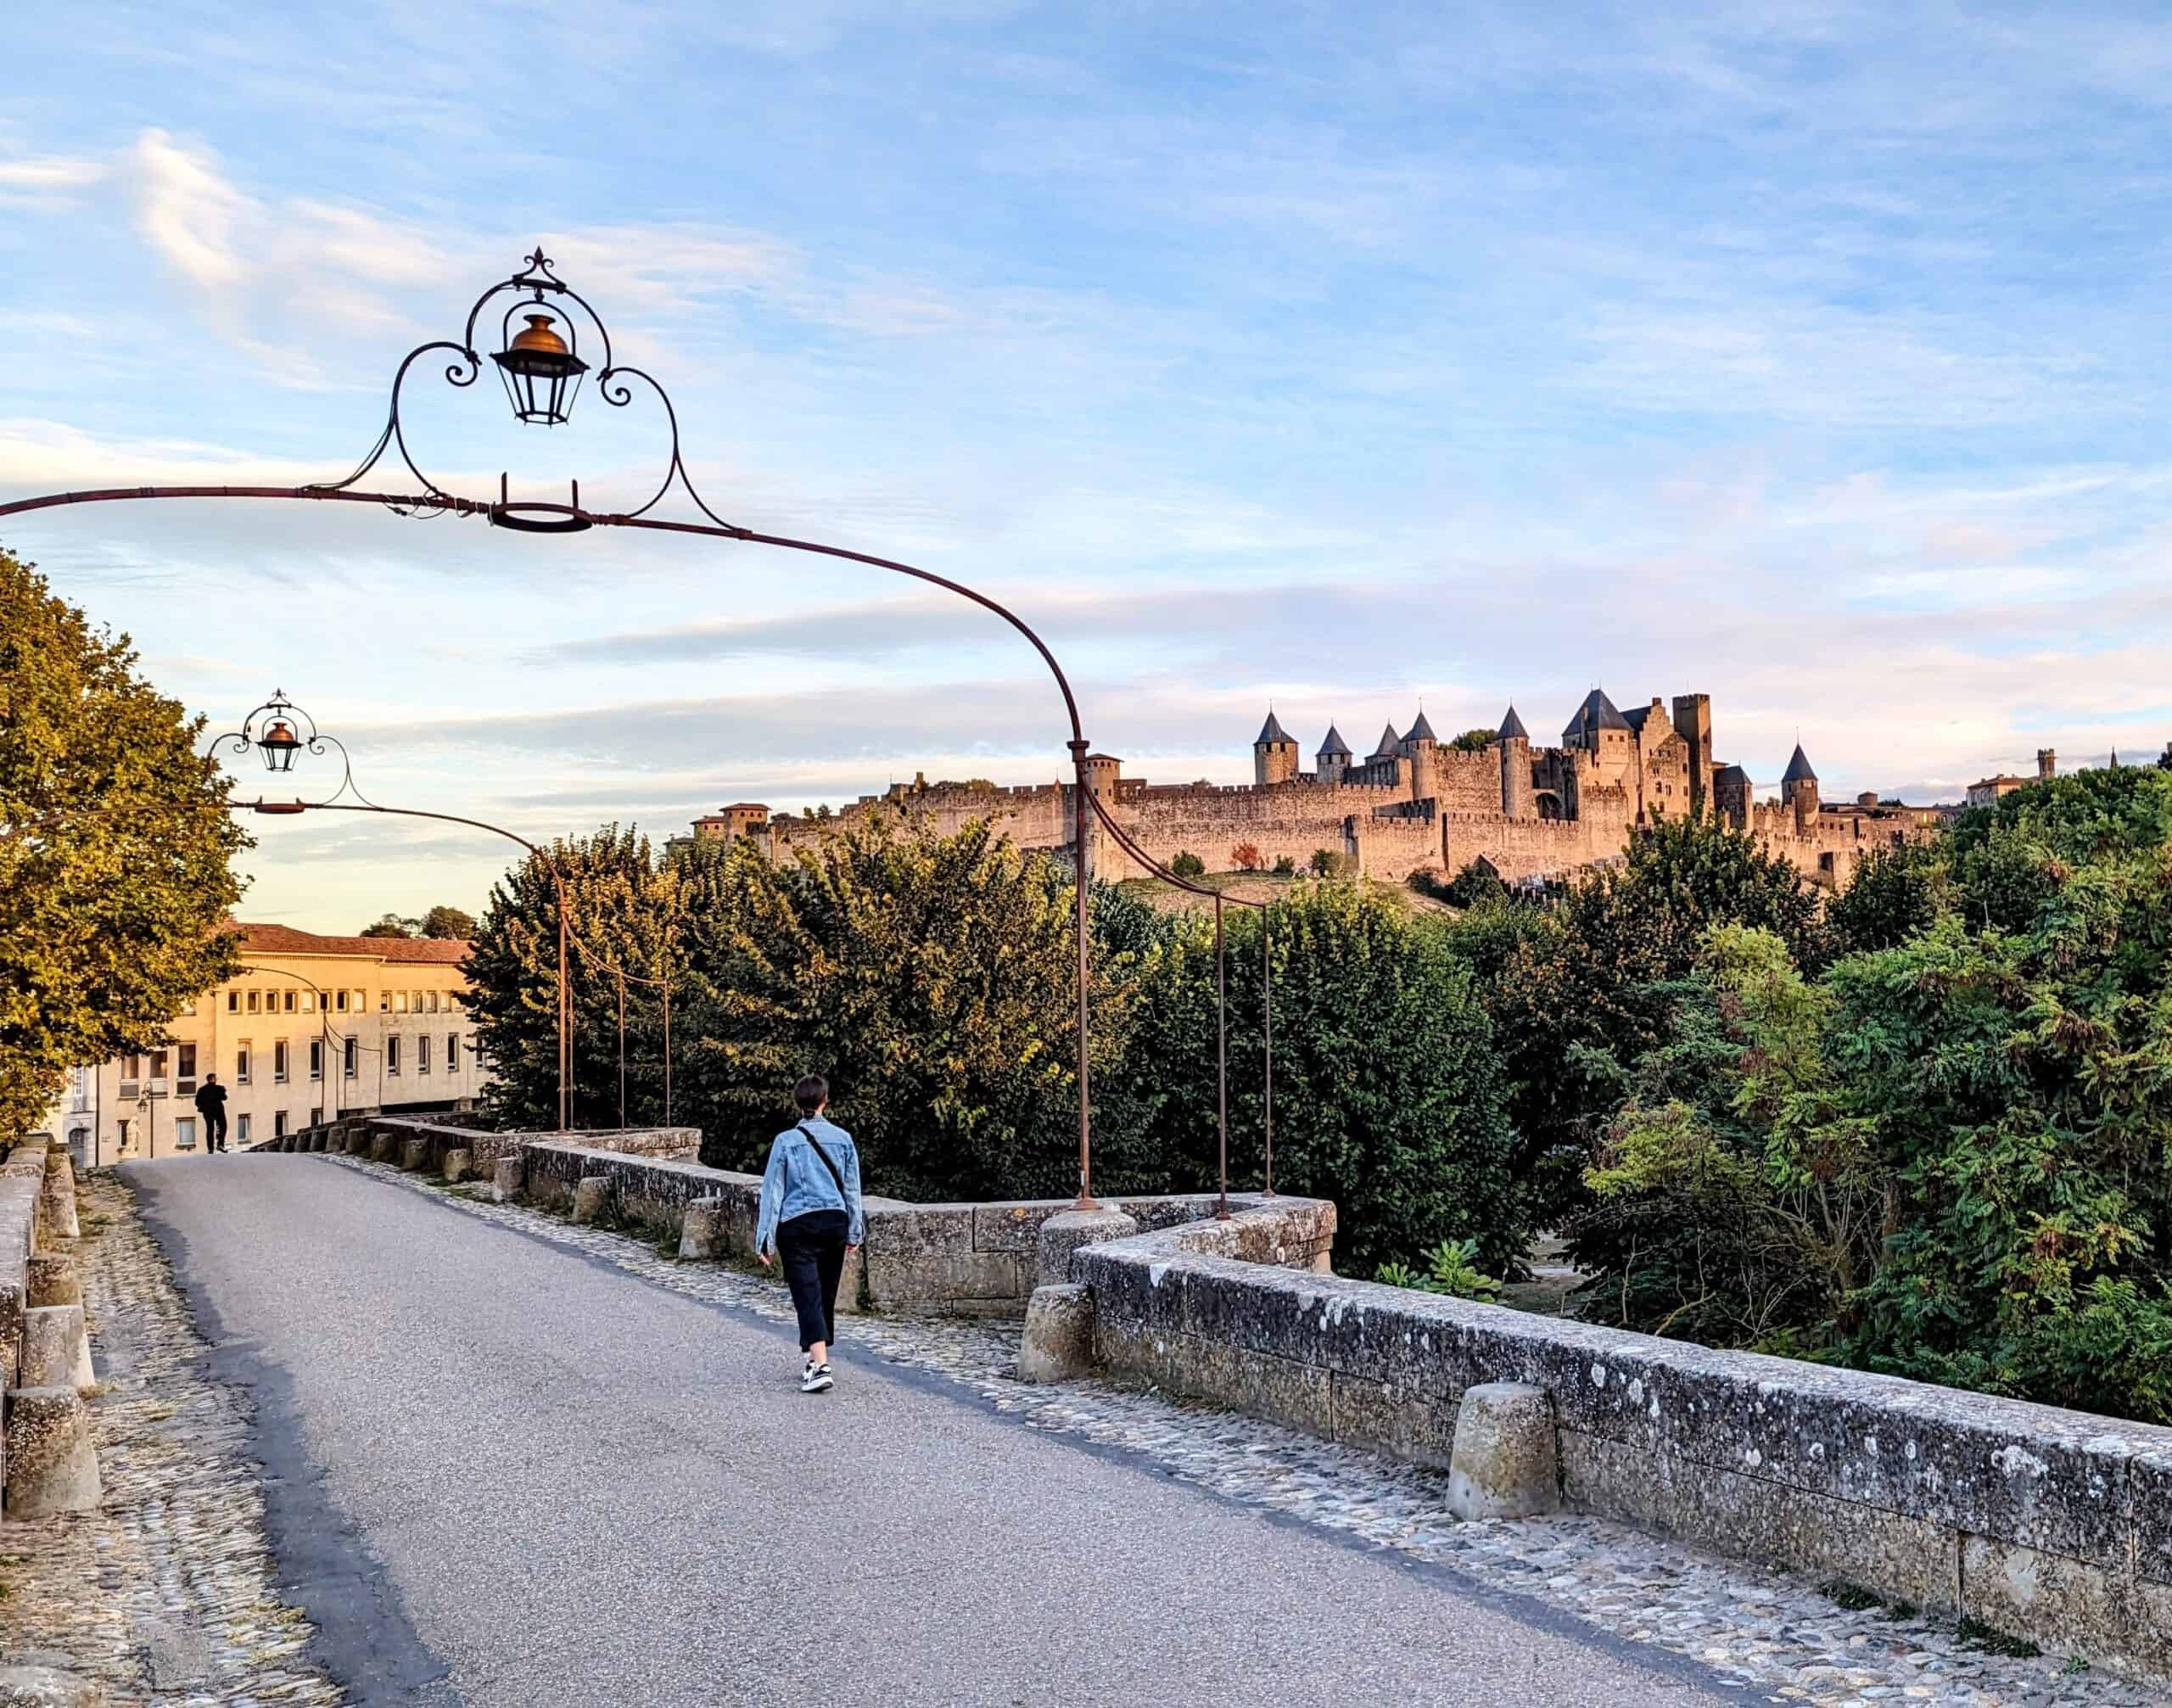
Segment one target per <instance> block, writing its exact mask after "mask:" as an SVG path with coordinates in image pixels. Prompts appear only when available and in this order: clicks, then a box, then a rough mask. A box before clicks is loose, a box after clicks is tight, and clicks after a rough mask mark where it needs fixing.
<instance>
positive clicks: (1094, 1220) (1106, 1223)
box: [1033, 1205, 1139, 1285]
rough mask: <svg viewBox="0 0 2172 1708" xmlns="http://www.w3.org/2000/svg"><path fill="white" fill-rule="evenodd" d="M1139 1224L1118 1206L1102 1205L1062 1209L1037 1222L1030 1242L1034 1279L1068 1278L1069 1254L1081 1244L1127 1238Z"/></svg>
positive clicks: (1092, 1244) (1069, 1268) (1064, 1279)
mask: <svg viewBox="0 0 2172 1708" xmlns="http://www.w3.org/2000/svg"><path fill="white" fill-rule="evenodd" d="M1138 1231H1139V1224H1138V1222H1137V1221H1136V1220H1135V1219H1134V1218H1132V1217H1130V1216H1128V1215H1126V1214H1125V1213H1124V1212H1122V1210H1117V1209H1112V1208H1111V1207H1108V1206H1106V1205H1104V1206H1102V1207H1101V1208H1100V1209H1098V1210H1062V1211H1059V1212H1057V1213H1056V1214H1055V1215H1053V1216H1050V1217H1049V1218H1047V1219H1046V1220H1045V1221H1044V1222H1043V1223H1042V1224H1041V1230H1040V1233H1039V1234H1038V1235H1037V1236H1036V1238H1035V1240H1034V1246H1033V1253H1034V1264H1035V1269H1034V1279H1035V1280H1036V1281H1038V1283H1040V1284H1041V1285H1047V1284H1048V1283H1050V1282H1051V1281H1068V1280H1071V1254H1072V1252H1075V1251H1077V1250H1078V1248H1079V1247H1080V1246H1100V1245H1104V1244H1106V1243H1107V1242H1108V1241H1109V1240H1128V1239H1129V1238H1130V1237H1131V1236H1132V1235H1134V1234H1136V1233H1137V1232H1138Z"/></svg>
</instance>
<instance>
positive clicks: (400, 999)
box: [392, 990, 407, 1014]
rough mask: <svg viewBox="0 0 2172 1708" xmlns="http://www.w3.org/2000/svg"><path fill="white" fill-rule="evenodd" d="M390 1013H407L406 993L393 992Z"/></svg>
mask: <svg viewBox="0 0 2172 1708" xmlns="http://www.w3.org/2000/svg"><path fill="white" fill-rule="evenodd" d="M392 1011H393V1012H394V1013H395V1014H405V1013H406V1011H407V993H406V991H404V990H395V991H394V992H393V993H392Z"/></svg>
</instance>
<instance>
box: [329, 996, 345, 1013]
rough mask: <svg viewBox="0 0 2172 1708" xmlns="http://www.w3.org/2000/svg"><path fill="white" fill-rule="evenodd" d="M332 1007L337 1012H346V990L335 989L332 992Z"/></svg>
mask: <svg viewBox="0 0 2172 1708" xmlns="http://www.w3.org/2000/svg"><path fill="white" fill-rule="evenodd" d="M332 1008H333V1012H334V1013H336V1014H344V1013H345V1012H346V1011H347V993H346V992H345V991H344V990H335V991H333V993H332Z"/></svg>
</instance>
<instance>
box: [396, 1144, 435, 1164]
mask: <svg viewBox="0 0 2172 1708" xmlns="http://www.w3.org/2000/svg"><path fill="white" fill-rule="evenodd" d="M429 1166H430V1141H429V1140H427V1139H406V1140H401V1141H400V1167H401V1168H406V1169H408V1170H409V1171H413V1170H415V1169H417V1168H428V1167H429Z"/></svg>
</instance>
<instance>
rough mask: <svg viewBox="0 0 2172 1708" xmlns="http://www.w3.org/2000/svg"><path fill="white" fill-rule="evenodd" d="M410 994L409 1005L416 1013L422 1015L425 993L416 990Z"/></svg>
mask: <svg viewBox="0 0 2172 1708" xmlns="http://www.w3.org/2000/svg"><path fill="white" fill-rule="evenodd" d="M408 994H409V996H410V997H411V1001H410V1002H409V1004H408V1005H409V1006H410V1007H411V1008H412V1009H413V1010H414V1011H415V1012H416V1013H417V1014H420V1013H421V1012H422V1011H423V993H422V992H421V991H419V990H416V991H411V992H409V993H408Z"/></svg>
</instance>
